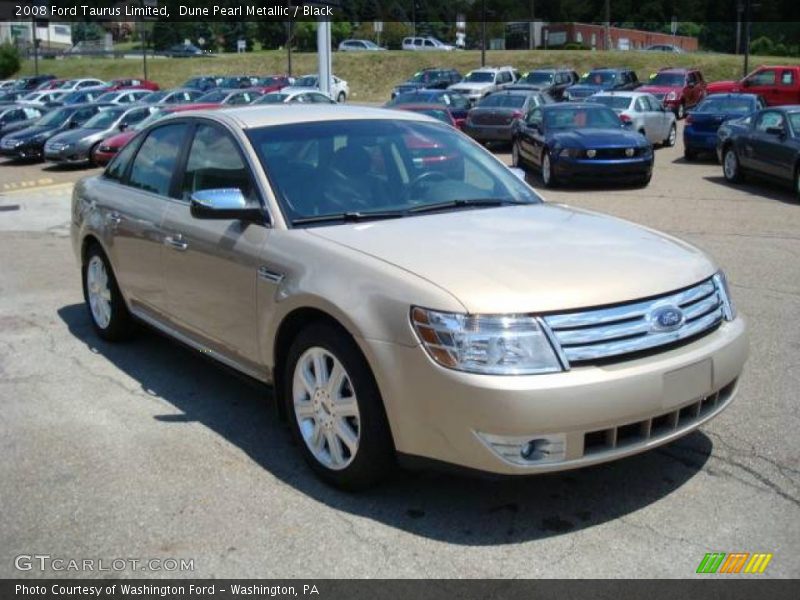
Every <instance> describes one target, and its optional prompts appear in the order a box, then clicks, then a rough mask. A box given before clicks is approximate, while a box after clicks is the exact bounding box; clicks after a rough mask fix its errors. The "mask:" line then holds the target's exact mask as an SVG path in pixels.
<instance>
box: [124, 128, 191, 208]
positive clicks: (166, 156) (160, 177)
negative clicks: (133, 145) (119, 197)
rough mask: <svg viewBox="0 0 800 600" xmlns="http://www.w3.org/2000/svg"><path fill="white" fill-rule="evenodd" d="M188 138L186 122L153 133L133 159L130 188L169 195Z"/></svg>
mask: <svg viewBox="0 0 800 600" xmlns="http://www.w3.org/2000/svg"><path fill="white" fill-rule="evenodd" d="M185 137H186V124H185V123H175V124H174V125H164V126H163V127H158V128H156V129H154V130H153V131H151V132H150V134H149V135H148V136H147V139H146V140H145V141H144V142H143V143H142V145H141V146H140V148H139V152H138V153H137V154H136V158H135V159H134V160H133V167H132V168H131V174H130V177H129V178H128V185H130V186H131V187H135V188H139V189H141V190H145V191H148V192H152V193H154V194H159V195H161V196H167V195H169V187H170V182H171V181H172V173H173V172H174V171H175V165H176V164H177V162H178V155H179V154H180V150H181V147H182V146H183V142H184V138H185Z"/></svg>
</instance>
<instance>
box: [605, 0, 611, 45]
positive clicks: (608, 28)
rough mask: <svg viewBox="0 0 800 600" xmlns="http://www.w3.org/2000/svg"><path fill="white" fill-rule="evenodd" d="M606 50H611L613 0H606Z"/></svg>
mask: <svg viewBox="0 0 800 600" xmlns="http://www.w3.org/2000/svg"><path fill="white" fill-rule="evenodd" d="M605 23H606V25H605V30H606V31H605V38H606V50H611V0H606V21H605Z"/></svg>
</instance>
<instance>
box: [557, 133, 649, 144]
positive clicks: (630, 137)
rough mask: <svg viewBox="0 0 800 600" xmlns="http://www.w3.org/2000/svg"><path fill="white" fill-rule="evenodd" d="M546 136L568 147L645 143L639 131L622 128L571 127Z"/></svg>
mask: <svg viewBox="0 0 800 600" xmlns="http://www.w3.org/2000/svg"><path fill="white" fill-rule="evenodd" d="M548 138H550V139H551V140H552V141H554V142H557V143H558V145H560V146H562V147H568V148H627V147H631V146H633V147H636V146H644V145H646V144H647V140H645V138H644V137H642V135H641V134H640V133H639V132H636V131H626V130H624V129H571V130H568V131H560V132H554V133H551V134H550V135H549V136H548Z"/></svg>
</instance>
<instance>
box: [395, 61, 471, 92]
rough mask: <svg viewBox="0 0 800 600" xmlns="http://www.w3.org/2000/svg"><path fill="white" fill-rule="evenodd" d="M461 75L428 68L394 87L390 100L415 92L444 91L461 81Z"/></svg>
mask: <svg viewBox="0 0 800 600" xmlns="http://www.w3.org/2000/svg"><path fill="white" fill-rule="evenodd" d="M461 79H462V76H461V73H459V72H458V71H456V70H455V69H439V68H430V69H422V70H421V71H418V72H417V73H414V75H412V76H411V77H409V78H408V80H406V81H404V82H403V83H401V84H399V85H396V86H395V87H394V89H393V90H392V98H394V97H396V96H398V95H399V94H406V93H408V92H413V91H416V90H422V89H425V90H446V89H447V88H448V86H450V85H452V84H454V83H458V82H459V81H461Z"/></svg>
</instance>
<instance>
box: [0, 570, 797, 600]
mask: <svg viewBox="0 0 800 600" xmlns="http://www.w3.org/2000/svg"><path fill="white" fill-rule="evenodd" d="M712 577H713V578H708V579H692V580H674V579H651V580H647V579H640V580H624V581H621V580H611V579H600V580H556V579H550V580H510V581H507V580H470V579H464V580H437V579H432V580H420V579H414V580H390V579H370V580H364V579H355V580H352V579H351V580H347V579H336V580H333V579H318V580H312V579H298V580H289V579H269V580H268V579H242V580H236V579H216V580H214V579H208V580H201V579H195V580H191V579H169V580H168V579H164V580H154V579H148V580H142V579H130V580H113V579H77V580H76V579H63V580H57V579H46V580H30V579H27V580H21V579H7V580H2V581H0V598H3V599H4V600H7V599H11V598H36V599H39V598H52V599H54V600H73V599H85V598H96V599H101V600H117V599H119V600H122V599H132V598H148V599H150V598H167V599H170V600H171V599H175V600H184V599H186V600H189V599H197V600H206V599H208V598H214V599H216V600H227V599H230V598H280V599H289V598H307V599H309V600H316V599H319V600H329V599H330V600H338V599H339V598H343V599H347V600H362V599H363V600H380V599H383V598H387V599H388V598H402V599H404V600H453V599H456V600H533V599H537V598H542V599H547V600H571V599H573V598H574V599H579V598H580V599H584V598H590V599H592V600H627V599H631V600H633V599H635V600H641V599H642V598H646V599H647V600H676V599H681V600H684V599H691V600H702V599H705V598H709V599H714V600H752V599H754V598H769V600H783V599H787V600H788V599H789V598H792V599H795V598H797V597H798V596H797V594H798V589H800V585H798V583H800V581H798V580H796V579H795V580H790V579H782V580H780V579H779V580H767V579H751V578H748V579H740V578H732V577H724V578H723V577H714V576H712Z"/></svg>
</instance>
